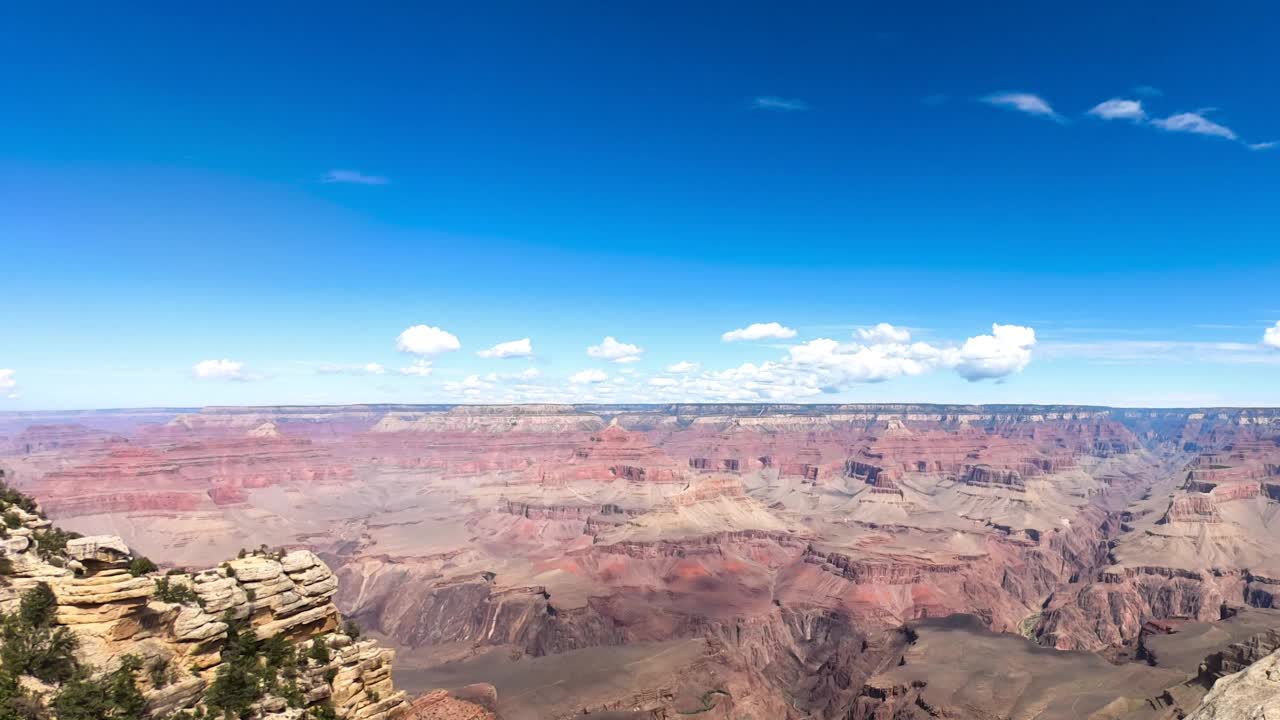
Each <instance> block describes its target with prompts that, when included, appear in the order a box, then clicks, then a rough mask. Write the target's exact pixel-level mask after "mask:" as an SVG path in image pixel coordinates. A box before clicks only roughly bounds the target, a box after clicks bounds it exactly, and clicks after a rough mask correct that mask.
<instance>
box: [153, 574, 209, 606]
mask: <svg viewBox="0 0 1280 720" xmlns="http://www.w3.org/2000/svg"><path fill="white" fill-rule="evenodd" d="M155 598H156V599H157V600H159V601H160V602H167V603H179V604H181V605H203V602H204V601H203V600H201V599H200V596H199V595H197V594H196V591H195V590H192V589H191V588H190V587H189V586H187V585H183V584H182V583H175V582H170V581H169V578H168V577H162V578H156V593H155Z"/></svg>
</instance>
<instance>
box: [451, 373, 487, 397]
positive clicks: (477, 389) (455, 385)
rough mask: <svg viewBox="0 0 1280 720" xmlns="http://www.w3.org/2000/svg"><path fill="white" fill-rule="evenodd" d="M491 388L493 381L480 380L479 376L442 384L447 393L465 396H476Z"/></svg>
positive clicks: (469, 376)
mask: <svg viewBox="0 0 1280 720" xmlns="http://www.w3.org/2000/svg"><path fill="white" fill-rule="evenodd" d="M493 387H494V382H493V380H490V379H488V378H481V377H480V376H479V375H468V376H466V377H465V378H463V379H462V381H461V382H447V383H445V384H444V389H445V390H448V391H449V392H461V393H463V394H467V395H476V394H479V393H481V392H484V391H485V390H492V389H493Z"/></svg>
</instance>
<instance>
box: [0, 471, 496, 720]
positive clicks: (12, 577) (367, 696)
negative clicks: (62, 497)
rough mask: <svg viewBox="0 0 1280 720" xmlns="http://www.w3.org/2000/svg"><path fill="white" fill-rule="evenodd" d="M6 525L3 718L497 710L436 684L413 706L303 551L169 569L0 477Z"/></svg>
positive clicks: (0, 679)
mask: <svg viewBox="0 0 1280 720" xmlns="http://www.w3.org/2000/svg"><path fill="white" fill-rule="evenodd" d="M0 516H2V517H3V525H2V526H0V612H3V633H2V637H0V642H2V643H3V644H2V645H0V720H10V718H24V719H26V718H30V719H39V718H58V719H59V720H97V719H99V718H101V719H104V720H105V719H109V718H120V719H132V718H165V719H172V720H186V719H192V720H194V719H196V718H214V717H228V718H231V717H238V718H253V719H255V720H304V719H306V718H312V719H315V720H336V719H338V718H342V719H344V720H346V719H350V720H396V719H400V720H409V719H411V718H422V719H424V720H426V719H428V718H430V719H436V718H439V719H440V720H445V719H449V720H484V719H488V718H494V717H495V716H494V715H493V714H492V713H491V712H489V711H488V710H487V709H486V708H485V707H483V706H482V705H480V704H476V703H472V702H468V701H466V700H463V699H461V698H459V697H455V696H454V695H451V694H450V693H447V692H443V691H437V692H433V693H428V694H426V695H424V696H423V697H421V698H419V699H418V700H416V701H414V702H413V703H412V704H411V703H410V702H409V700H408V698H407V697H406V695H405V693H404V692H403V691H397V690H396V689H395V687H394V686H393V684H392V679H391V663H392V660H393V658H394V656H395V653H394V651H392V650H390V649H387V648H384V647H381V646H380V645H379V644H378V643H377V642H375V641H373V640H361V639H360V633H359V628H357V627H356V626H355V625H354V624H352V623H350V622H344V621H343V618H342V616H341V614H340V613H339V612H338V609H337V608H336V607H335V606H334V605H333V602H332V597H333V595H334V594H335V593H336V592H337V589H338V581H337V578H336V577H335V576H334V575H333V573H332V572H330V570H329V568H328V567H327V566H326V565H325V564H324V563H323V562H321V561H320V559H319V558H317V557H316V556H315V555H314V554H312V553H311V552H310V551H308V550H295V551H292V552H283V551H279V552H271V551H268V550H267V549H266V548H262V549H260V550H257V551H253V552H242V553H241V555H240V556H239V557H237V558H235V559H232V560H228V561H226V562H224V563H222V564H221V565H220V566H219V567H216V568H212V569H209V570H202V571H198V572H191V573H188V572H184V571H181V570H170V571H168V572H167V573H163V574H162V573H161V572H159V571H158V569H157V568H156V566H155V565H154V564H153V563H152V562H151V561H150V560H148V559H146V558H140V557H134V556H133V555H132V554H131V553H130V550H129V548H128V547H127V546H126V545H125V543H124V542H123V541H122V540H121V539H120V538H118V537H115V536H110V535H102V536H93V537H80V536H78V535H76V534H74V533H67V532H64V531H62V530H60V529H58V528H56V527H54V526H53V525H52V523H51V522H50V521H49V520H48V519H46V518H45V517H44V515H43V513H42V512H41V511H40V508H39V506H38V505H37V504H36V503H35V502H34V501H33V500H32V499H31V498H29V497H27V496H25V495H22V494H21V493H18V492H17V491H15V490H13V489H11V488H9V487H8V486H7V485H4V483H3V480H2V479H0ZM491 693H492V691H491V689H490V690H489V693H488V694H491ZM472 695H474V696H475V697H476V698H478V699H480V700H481V702H483V700H484V697H485V695H486V692H485V690H484V689H483V688H481V689H477V690H475V691H474V692H472Z"/></svg>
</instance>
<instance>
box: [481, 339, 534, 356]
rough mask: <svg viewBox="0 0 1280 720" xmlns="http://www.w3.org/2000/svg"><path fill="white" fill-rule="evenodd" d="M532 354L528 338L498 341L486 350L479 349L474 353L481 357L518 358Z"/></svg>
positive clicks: (531, 346)
mask: <svg viewBox="0 0 1280 720" xmlns="http://www.w3.org/2000/svg"><path fill="white" fill-rule="evenodd" d="M532 354H533V343H532V342H530V341H529V338H521V339H519V340H511V341H509V342H502V343H498V344H497V345H494V346H493V347H491V348H489V349H487V350H481V351H479V352H477V353H476V355H479V356H480V357H482V358H520V357H529V356H530V355H532Z"/></svg>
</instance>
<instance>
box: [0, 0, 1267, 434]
mask: <svg viewBox="0 0 1280 720" xmlns="http://www.w3.org/2000/svg"><path fill="white" fill-rule="evenodd" d="M190 5H191V4H189V3H181V4H176V5H170V6H166V7H158V6H154V5H152V6H150V7H147V8H145V9H144V8H143V6H141V5H137V6H133V7H130V5H129V4H128V3H124V4H110V5H104V4H100V3H99V4H83V5H77V4H62V3H48V4H29V6H28V7H25V8H24V7H16V8H7V9H6V11H5V17H4V19H3V22H0V264H2V265H3V267H4V268H5V272H4V274H3V276H2V278H3V279H2V282H3V284H4V286H3V289H2V290H0V308H3V312H2V313H0V411H3V410H20V409H44V408H76V407H123V406H151V405H169V406H188V405H203V404H271V403H337V402H429V401H473V402H482V401H520V400H538V401H541V400H566V401H569V400H584V401H586V400H598V401H609V400H618V401H622V400H652V401H657V402H661V401H669V400H685V401H694V400H705V401H714V400H770V399H777V400H806V401H820V402H832V401H851V402H856V401H867V402H881V401H933V402H1071V403H1104V404H1118V405H1216V404H1230V405H1265V404H1269V405H1280V347H1273V346H1272V345H1269V344H1267V342H1265V339H1264V338H1265V337H1266V336H1265V335H1264V333H1266V331H1267V329H1268V328H1271V327H1274V326H1275V325H1276V323H1277V322H1280V285H1278V284H1277V283H1276V278H1277V271H1278V270H1280V242H1277V238H1276V236H1277V228H1280V202H1278V201H1277V200H1278V198H1277V188H1278V187H1280V183H1278V182H1277V180H1278V179H1280V174H1278V171H1280V147H1274V148H1273V147H1270V146H1269V145H1268V143H1270V142H1272V141H1276V140H1280V96H1277V95H1276V94H1275V92H1274V88H1273V85H1274V78H1273V77H1272V76H1273V75H1274V72H1273V70H1274V68H1276V67H1280V45H1277V44H1276V43H1275V42H1274V37H1273V34H1272V33H1270V32H1269V28H1272V27H1274V26H1275V25H1276V23H1277V22H1278V21H1280V7H1276V6H1274V5H1268V4H1263V3H1257V4H1236V5H1235V6H1234V7H1233V8H1231V9H1229V10H1222V9H1213V10H1210V9H1207V8H1206V7H1205V6H1200V7H1198V8H1192V7H1190V6H1187V7H1181V6H1174V7H1163V8H1161V9H1160V10H1159V12H1156V11H1154V10H1152V9H1151V6H1150V4H1149V3H1119V4H1117V3H1105V4H1104V3H1096V4H1084V5H1080V4H1073V5H1072V6H1070V7H1069V8H1068V7H1066V6H1055V7H1053V8H1045V7H1031V6H1032V5H1043V4H1033V3H1009V4H988V5H987V6H986V7H984V8H974V7H970V6H963V7H962V6H957V5H955V4H954V3H914V4H893V5H894V7H879V6H871V5H870V4H865V5H862V6H857V5H847V4H842V5H841V6H839V7H837V6H835V4H810V3H799V4H797V3H788V4H786V5H785V6H783V5H782V4H778V5H774V6H760V5H752V4H746V5H744V4H741V3H737V4H714V5H713V4H700V5H701V8H699V9H690V8H688V7H686V5H687V4H685V3H646V4H643V5H641V4H634V5H631V6H630V7H626V6H624V5H623V4H617V3H608V4H601V3H549V4H541V3H539V4H533V3H519V4H517V3H511V4H492V3H471V4H466V7H462V6H459V7H444V6H443V4H438V5H440V6H439V7H421V8H406V7H404V4H403V3H396V4H387V5H378V4H376V3H374V4H365V5H362V6H360V7H359V8H356V7H355V6H345V7H338V6H325V5H324V4H323V3H320V4H317V3H307V4H296V5H290V4H288V3H270V4H266V5H270V7H269V8H263V7H259V5H263V4H236V3H218V4H209V5H207V6H206V7H201V8H196V7H189V6H190ZM420 5H433V4H420ZM877 5H884V4H877ZM1108 101H1111V102H1108ZM768 323H777V324H778V327H769V328H765V329H764V330H760V329H757V330H755V331H751V332H746V333H742V335H745V336H747V337H746V338H745V339H738V340H736V341H732V342H727V341H725V340H724V339H723V336H724V334H725V333H728V332H731V331H734V330H739V329H741V330H747V329H748V328H750V326H751V325H753V324H762V325H763V324H768ZM880 323H888V324H889V325H890V326H891V327H888V328H884V327H881V328H879V329H876V328H877V326H878V325H879V324H880ZM993 324H998V325H1000V326H1001V328H1002V329H993ZM416 326H424V327H425V328H429V329H438V330H439V331H441V332H440V333H436V332H434V331H432V330H415V331H411V332H410V333H409V334H408V339H409V341H408V342H405V341H404V340H403V336H402V334H403V333H405V332H406V331H407V330H410V329H411V328H415V327H416ZM859 331H862V332H861V333H859ZM1027 332H1033V333H1034V337H1031V336H1029V335H1028V334H1027ZM441 333H443V334H441ZM446 334H447V336H448V337H446ZM449 337H451V338H453V339H454V341H456V349H455V348H454V345H455V342H454V341H450V340H449V339H448V338H449ZM1271 337H1273V338H1274V339H1275V343H1274V345H1276V346H1280V330H1278V331H1275V333H1273V335H1272V336H1271ZM526 338H527V339H528V340H529V342H528V350H530V352H529V353H525V352H523V350H524V349H525V347H524V344H523V343H518V344H517V345H512V346H508V352H507V353H506V354H513V353H514V354H515V355H517V356H516V357H506V358H498V357H480V356H478V355H477V353H478V352H479V351H483V350H485V349H488V348H492V347H494V346H496V345H498V344H499V343H508V342H513V341H519V340H523V339H526ZM605 338H614V339H615V343H613V344H607V343H605ZM415 340H416V342H415ZM626 346H635V349H636V350H637V352H631V353H630V354H627V353H628V352H629V351H630V348H627V347H626ZM591 347H597V348H602V349H600V350H597V351H596V352H594V353H589V352H588V348H591ZM619 347H621V348H622V349H621V350H619V349H618V348H619ZM619 353H621V354H619ZM492 354H494V353H491V355H492ZM496 354H503V353H496ZM618 360H623V362H618ZM678 363H687V364H686V365H682V366H680V367H679V369H677V370H672V369H670V368H671V367H672V366H676V365H677V364H678ZM693 364H696V365H697V368H696V369H694V368H692V367H691V365H693ZM428 370H429V373H428V372H427V371H428Z"/></svg>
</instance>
